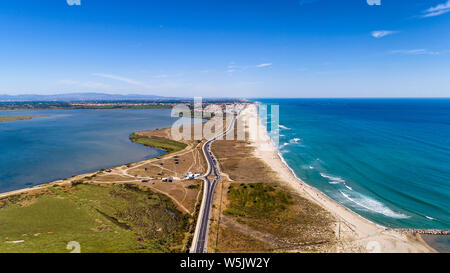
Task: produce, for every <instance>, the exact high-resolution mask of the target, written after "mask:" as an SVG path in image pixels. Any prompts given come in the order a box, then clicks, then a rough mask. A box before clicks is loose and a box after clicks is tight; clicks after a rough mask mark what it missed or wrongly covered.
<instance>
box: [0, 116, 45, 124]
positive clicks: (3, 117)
mask: <svg viewBox="0 0 450 273" xmlns="http://www.w3.org/2000/svg"><path fill="white" fill-rule="evenodd" d="M37 117H45V116H44V115H35V116H0V122H2V121H15V120H27V119H32V118H37Z"/></svg>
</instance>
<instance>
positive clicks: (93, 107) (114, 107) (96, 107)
mask: <svg viewBox="0 0 450 273" xmlns="http://www.w3.org/2000/svg"><path fill="white" fill-rule="evenodd" d="M172 107H173V106H171V105H74V106H73V109H86V110H120V109H172Z"/></svg>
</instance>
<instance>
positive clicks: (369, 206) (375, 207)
mask: <svg viewBox="0 0 450 273" xmlns="http://www.w3.org/2000/svg"><path fill="white" fill-rule="evenodd" d="M339 192H340V193H341V194H342V196H344V197H345V198H346V199H347V200H349V201H350V202H352V203H354V204H356V205H358V206H360V207H362V208H365V209H366V210H368V211H372V212H376V213H379V214H383V215H384V216H387V217H391V218H397V219H406V218H409V216H408V215H405V214H402V213H397V212H395V211H393V210H391V209H390V208H388V207H386V206H385V205H384V204H383V203H381V202H379V201H377V200H374V199H372V198H369V197H367V196H364V195H362V194H359V193H356V194H354V195H355V196H354V197H350V195H349V194H346V193H344V192H342V191H339Z"/></svg>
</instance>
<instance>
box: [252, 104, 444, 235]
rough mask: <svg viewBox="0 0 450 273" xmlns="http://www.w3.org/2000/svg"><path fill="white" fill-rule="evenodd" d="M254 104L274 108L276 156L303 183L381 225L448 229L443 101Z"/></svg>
mask: <svg viewBox="0 0 450 273" xmlns="http://www.w3.org/2000/svg"><path fill="white" fill-rule="evenodd" d="M256 101H258V102H261V103H264V104H277V105H279V109H280V110H279V111H280V116H279V119H280V125H279V128H278V129H279V136H280V141H279V150H280V153H281V155H282V156H283V158H284V159H285V161H286V162H287V164H288V165H289V166H290V167H291V168H292V169H293V171H294V172H295V174H296V175H297V176H298V177H299V178H301V179H302V180H303V181H305V182H306V183H308V184H310V185H312V186H314V187H316V188H317V189H319V190H320V191H322V192H324V193H325V194H326V195H328V196H329V197H331V198H332V199H334V200H336V201H337V202H339V203H341V204H343V205H345V206H346V207H348V208H350V209H351V210H353V211H355V212H357V213H358V214H360V215H362V216H363V217H365V218H367V219H369V220H371V221H373V222H375V223H378V224H381V225H383V226H387V227H403V228H438V229H450V99H258V100H256ZM268 108H270V107H268ZM268 128H269V130H270V125H268ZM274 129H277V128H274ZM276 132H277V130H273V131H272V133H276Z"/></svg>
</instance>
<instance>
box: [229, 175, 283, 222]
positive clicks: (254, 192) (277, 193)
mask: <svg viewBox="0 0 450 273" xmlns="http://www.w3.org/2000/svg"><path fill="white" fill-rule="evenodd" d="M228 199H229V200H230V204H229V206H228V208H227V209H226V210H225V213H227V214H231V215H238V216H248V217H268V216H270V215H272V214H279V213H281V212H282V211H284V210H285V209H286V208H287V207H288V206H289V205H291V204H292V197H291V196H290V195H289V194H288V193H286V192H284V191H281V190H276V189H275V188H274V187H272V186H271V185H268V184H263V183H255V184H238V185H233V184H231V185H230V187H229V189H228Z"/></svg>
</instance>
